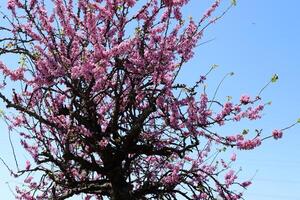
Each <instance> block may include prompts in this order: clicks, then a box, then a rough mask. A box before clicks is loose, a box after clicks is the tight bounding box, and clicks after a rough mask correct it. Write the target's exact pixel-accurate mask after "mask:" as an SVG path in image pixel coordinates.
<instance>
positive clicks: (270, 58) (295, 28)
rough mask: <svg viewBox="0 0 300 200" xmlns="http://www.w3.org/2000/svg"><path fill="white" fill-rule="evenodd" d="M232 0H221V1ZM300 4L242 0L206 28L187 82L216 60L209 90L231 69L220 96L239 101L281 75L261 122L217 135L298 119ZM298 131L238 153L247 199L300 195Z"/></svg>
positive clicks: (7, 154) (197, 10)
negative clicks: (248, 184) (246, 181)
mask: <svg viewBox="0 0 300 200" xmlns="http://www.w3.org/2000/svg"><path fill="white" fill-rule="evenodd" d="M229 1H230V0H223V5H226V4H227V5H228V4H229V3H230V2H229ZM209 2H211V1H207V0H205V1H204V0H202V1H199V0H192V4H191V5H190V6H188V7H186V16H190V15H191V16H197V15H198V16H199V15H200V14H202V13H203V11H204V10H205V9H204V8H206V7H207V5H208V4H209ZM3 4H4V3H2V2H1V3H0V5H3ZM299 7H300V1H298V0H286V1H274V0H251V1H249V0H240V1H238V4H237V6H236V7H234V8H233V9H232V10H230V12H229V13H228V14H227V15H226V16H225V17H224V18H222V19H221V20H220V21H218V22H217V23H216V24H214V25H212V26H211V27H210V28H209V29H208V30H207V31H206V33H205V36H204V38H203V41H206V40H210V39H214V40H213V41H212V42H209V43H207V44H204V45H201V46H199V47H198V48H197V50H196V55H195V57H194V59H193V60H192V61H191V62H190V63H189V64H188V65H187V66H186V68H185V70H184V71H183V73H182V76H181V79H182V80H183V81H186V82H189V81H193V80H196V79H197V78H198V77H199V74H201V73H205V72H206V71H207V70H208V69H209V67H210V66H211V65H212V64H218V65H219V68H218V69H217V70H216V71H215V72H214V73H213V74H211V75H210V77H209V78H208V81H207V84H208V88H209V91H211V92H212V91H213V89H214V88H215V87H216V85H217V84H218V83H219V81H220V80H221V78H222V77H223V76H224V75H225V74H226V73H228V72H231V71H233V72H234V73H235V75H234V76H233V77H230V78H228V79H226V81H225V83H224V84H223V86H222V88H221V90H220V92H219V93H218V98H219V99H221V100H222V99H225V97H226V96H228V95H230V96H232V97H233V99H234V100H238V98H239V96H240V95H241V94H250V95H254V96H255V95H256V94H257V93H258V91H259V90H260V88H261V87H263V86H264V85H265V84H266V83H267V82H268V81H269V80H270V78H271V77H272V75H273V74H274V73H277V74H278V75H279V81H278V82H277V83H276V84H272V85H271V86H270V87H268V88H267V89H266V90H265V91H264V93H263V95H262V96H263V99H264V100H265V101H266V102H267V101H272V105H271V106H268V107H267V108H266V110H265V111H264V117H263V119H262V120H260V121H258V122H254V123H245V124H239V125H235V124H232V127H224V128H222V127H221V128H220V129H219V131H220V132H224V133H228V132H233V131H236V132H238V131H240V130H242V129H243V128H249V129H252V130H253V129H255V128H262V129H263V130H264V133H265V134H266V135H268V134H270V132H271V131H272V130H273V129H274V128H284V127H285V126H288V125H290V124H292V123H293V122H295V121H296V120H297V119H298V118H300V106H299V102H300V92H299V85H300V84H299V83H300V37H299V35H300V21H299V19H300V12H299V10H298V9H299ZM224 8H225V7H223V8H221V9H224ZM1 107H2V106H1ZM0 128H1V130H2V131H1V133H0V156H1V157H3V158H4V159H7V160H11V156H12V154H11V150H10V148H9V144H8V138H7V130H6V126H5V125H4V124H3V123H2V122H1V123H0ZM299 134H300V125H299V126H296V127H294V128H292V129H290V130H288V131H287V132H286V133H285V135H284V137H283V139H281V140H278V141H275V140H267V141H265V142H264V143H263V145H262V146H261V147H259V148H258V149H256V150H254V151H247V152H239V153H238V161H237V163H236V164H235V167H236V168H239V167H240V166H241V167H242V168H243V171H242V173H241V176H242V177H244V178H246V179H247V178H251V177H253V176H254V175H255V176H254V179H253V185H252V186H251V187H250V188H249V189H248V190H247V191H246V192H245V194H246V196H245V199H247V200H271V199H272V200H277V199H280V200H300V190H299V188H300V173H299V172H298V170H299V169H300V148H299V147H300V135H299ZM15 141H17V140H15ZM16 143H17V142H16ZM20 155H21V159H24V158H25V157H26V154H25V153H21V154H20ZM7 173H8V172H7V171H6V169H5V167H4V166H3V165H2V164H0V188H1V199H8V200H10V199H13V197H12V196H11V192H10V191H9V188H8V186H7V185H6V184H5V182H7V181H8V182H9V183H12V184H13V183H14V181H15V180H13V179H12V178H10V177H9V176H7Z"/></svg>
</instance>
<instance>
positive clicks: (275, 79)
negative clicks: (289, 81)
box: [271, 74, 279, 83]
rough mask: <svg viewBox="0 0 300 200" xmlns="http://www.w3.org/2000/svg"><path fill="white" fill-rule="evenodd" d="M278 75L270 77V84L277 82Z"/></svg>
mask: <svg viewBox="0 0 300 200" xmlns="http://www.w3.org/2000/svg"><path fill="white" fill-rule="evenodd" d="M278 78H279V77H278V75H277V74H274V75H273V76H272V79H271V82H272V83H275V82H276V81H277V80H278Z"/></svg>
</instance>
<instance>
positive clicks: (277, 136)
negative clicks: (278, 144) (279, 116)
mask: <svg viewBox="0 0 300 200" xmlns="http://www.w3.org/2000/svg"><path fill="white" fill-rule="evenodd" d="M282 135H283V133H282V131H281V130H277V129H275V130H273V132H272V136H273V138H274V139H275V140H278V139H280V138H282Z"/></svg>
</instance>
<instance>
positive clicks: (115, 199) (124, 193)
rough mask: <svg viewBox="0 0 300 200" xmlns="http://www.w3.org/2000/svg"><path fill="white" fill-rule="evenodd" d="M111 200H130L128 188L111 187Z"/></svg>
mask: <svg viewBox="0 0 300 200" xmlns="http://www.w3.org/2000/svg"><path fill="white" fill-rule="evenodd" d="M111 199H112V200H132V199H133V198H132V196H131V195H130V188H129V187H128V186H126V185H125V186H117V187H113V191H112V198H111Z"/></svg>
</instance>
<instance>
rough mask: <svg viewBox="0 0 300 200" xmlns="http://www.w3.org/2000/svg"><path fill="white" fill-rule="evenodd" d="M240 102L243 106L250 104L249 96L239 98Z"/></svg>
mask: <svg viewBox="0 0 300 200" xmlns="http://www.w3.org/2000/svg"><path fill="white" fill-rule="evenodd" d="M240 102H241V104H244V105H246V104H248V103H250V96H248V95H243V96H241V98H240Z"/></svg>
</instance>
